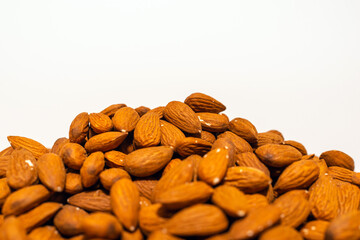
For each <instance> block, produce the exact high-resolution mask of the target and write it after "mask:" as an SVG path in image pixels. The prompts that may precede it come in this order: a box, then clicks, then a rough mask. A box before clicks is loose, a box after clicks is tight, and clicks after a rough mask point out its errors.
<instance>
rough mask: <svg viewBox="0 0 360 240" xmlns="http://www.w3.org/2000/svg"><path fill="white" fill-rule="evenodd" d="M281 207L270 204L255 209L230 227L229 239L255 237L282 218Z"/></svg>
mask: <svg viewBox="0 0 360 240" xmlns="http://www.w3.org/2000/svg"><path fill="white" fill-rule="evenodd" d="M280 215H281V212H280V209H278V208H277V207H275V206H274V205H268V206H265V207H260V208H256V209H253V210H252V211H250V212H249V213H248V215H247V216H246V217H245V218H243V219H240V220H237V221H235V222H234V223H233V224H232V226H231V227H230V232H229V239H253V238H255V237H256V236H257V235H259V234H260V233H261V232H263V231H264V230H266V229H268V228H270V227H271V226H273V225H275V224H276V223H278V222H279V220H280Z"/></svg>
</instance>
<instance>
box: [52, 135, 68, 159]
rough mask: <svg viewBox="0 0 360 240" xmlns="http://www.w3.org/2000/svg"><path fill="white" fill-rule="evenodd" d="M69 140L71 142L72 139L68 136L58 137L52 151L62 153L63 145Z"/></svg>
mask: <svg viewBox="0 0 360 240" xmlns="http://www.w3.org/2000/svg"><path fill="white" fill-rule="evenodd" d="M69 142H70V140H69V139H67V138H66V137H62V138H58V139H57V140H56V141H55V142H54V145H53V146H52V148H51V151H50V152H52V153H55V154H57V155H60V153H61V149H62V147H63V146H64V145H65V144H67V143H69Z"/></svg>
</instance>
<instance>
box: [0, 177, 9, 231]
mask: <svg viewBox="0 0 360 240" xmlns="http://www.w3.org/2000/svg"><path fill="white" fill-rule="evenodd" d="M10 193H11V189H10V187H9V185H8V183H7V179H6V178H1V179H0V207H1V206H2V205H3V204H4V202H5V200H6V198H7V197H8V196H9V195H10ZM0 225H1V223H0Z"/></svg>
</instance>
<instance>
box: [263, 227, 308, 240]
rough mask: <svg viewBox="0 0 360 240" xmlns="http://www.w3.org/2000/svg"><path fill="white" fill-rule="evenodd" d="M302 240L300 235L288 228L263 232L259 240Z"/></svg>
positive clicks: (276, 228) (275, 228)
mask: <svg viewBox="0 0 360 240" xmlns="http://www.w3.org/2000/svg"><path fill="white" fill-rule="evenodd" d="M289 239H291V240H302V239H303V238H302V236H301V234H300V233H299V232H298V231H296V230H295V229H294V228H292V227H289V226H277V227H273V228H271V229H269V230H267V231H265V232H264V233H263V234H261V236H260V237H259V240H289Z"/></svg>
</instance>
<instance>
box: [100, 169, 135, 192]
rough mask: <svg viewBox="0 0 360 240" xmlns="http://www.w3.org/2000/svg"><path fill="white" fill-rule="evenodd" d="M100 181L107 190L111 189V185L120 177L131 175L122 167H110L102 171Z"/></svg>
mask: <svg viewBox="0 0 360 240" xmlns="http://www.w3.org/2000/svg"><path fill="white" fill-rule="evenodd" d="M99 176H100V182H101V184H102V185H103V187H104V188H105V189H106V190H110V188H111V186H112V185H113V184H114V183H115V182H116V181H117V180H119V179H122V178H128V179H131V177H130V175H129V174H128V173H127V172H126V171H125V170H123V169H121V168H109V169H106V170H104V171H102V172H101V173H100V175H99Z"/></svg>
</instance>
